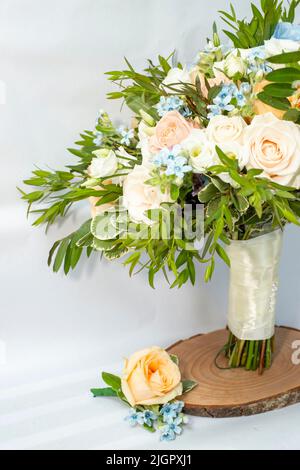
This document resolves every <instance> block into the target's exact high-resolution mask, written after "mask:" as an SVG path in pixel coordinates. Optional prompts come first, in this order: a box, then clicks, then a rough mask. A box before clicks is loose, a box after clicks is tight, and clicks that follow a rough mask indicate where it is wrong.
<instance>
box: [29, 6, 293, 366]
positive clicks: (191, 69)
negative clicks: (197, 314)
mask: <svg viewBox="0 0 300 470" xmlns="http://www.w3.org/2000/svg"><path fill="white" fill-rule="evenodd" d="M283 3H284V2H282V1H279V0H261V2H260V5H258V6H256V5H254V4H252V5H251V9H252V18H251V19H250V20H249V21H248V20H246V19H242V20H240V19H239V18H238V16H237V14H236V12H235V10H234V8H233V7H232V6H230V10H229V12H227V11H221V12H220V14H221V19H222V20H223V21H224V22H225V24H226V25H227V29H225V30H223V34H222V36H221V35H220V34H219V32H218V29H217V26H216V25H215V24H214V26H213V32H212V37H211V39H210V40H208V42H207V44H206V47H205V48H204V49H203V50H201V51H200V52H199V53H198V54H197V56H196V58H195V61H194V63H193V64H190V65H184V64H181V63H180V62H178V61H177V59H176V54H174V53H173V54H171V56H170V57H167V58H164V57H162V56H159V57H158V61H157V62H153V61H152V60H148V63H147V66H146V68H145V70H144V71H142V72H140V71H136V70H135V69H134V67H133V66H132V65H131V64H130V63H129V61H128V60H126V66H125V67H124V69H123V70H121V71H111V72H108V73H107V76H108V79H109V80H111V82H112V83H114V84H116V85H117V87H118V88H117V91H114V92H112V93H109V94H108V98H109V99H120V100H122V102H125V104H126V105H127V106H128V107H129V108H130V109H131V110H132V113H133V119H132V123H131V125H130V126H128V127H121V128H120V127H116V126H115V125H114V123H113V121H112V120H111V119H110V118H109V116H108V114H107V113H106V112H105V111H100V112H99V115H98V117H97V120H96V124H95V128H94V129H93V130H86V131H84V132H83V133H82V134H81V137H80V140H79V141H78V142H76V145H77V148H74V149H73V148H72V149H69V150H70V152H71V154H72V155H73V156H75V157H76V158H77V159H78V161H77V162H70V164H69V165H68V166H67V168H66V169H64V170H58V171H50V170H43V169H39V168H38V169H35V170H34V171H33V176H32V177H31V178H30V179H27V180H25V181H24V183H25V184H26V185H29V186H33V187H35V190H34V191H32V192H29V193H25V192H24V191H22V195H23V196H22V197H23V199H24V200H25V201H27V202H28V204H29V212H30V213H35V214H37V215H38V216H37V218H36V220H35V221H34V225H35V226H37V225H41V224H46V225H47V226H49V225H51V224H53V223H54V222H55V221H57V220H58V219H60V218H62V217H65V216H66V215H67V213H68V211H69V209H70V208H71V206H73V205H74V204H75V203H77V202H79V201H82V200H85V199H88V200H89V203H90V205H91V218H89V219H88V220H86V221H84V223H83V224H82V225H81V227H79V228H78V230H76V231H75V232H73V233H71V234H69V235H66V236H65V237H64V238H63V239H62V240H58V241H57V242H56V243H55V244H54V246H53V247H52V248H51V250H50V254H49V259H48V263H49V265H51V264H52V265H53V269H54V271H55V272H56V271H59V270H60V268H63V270H64V272H65V273H66V274H68V272H69V271H70V270H71V269H74V268H75V266H76V265H77V263H78V261H79V259H80V258H81V256H82V254H83V253H86V254H87V256H88V257H89V256H90V255H91V253H92V252H100V254H101V255H102V256H103V257H104V258H106V259H108V260H113V259H116V258H121V257H122V258H124V265H126V266H128V267H129V272H130V275H132V274H134V273H137V272H139V271H141V270H143V269H146V270H148V278H149V283H150V285H151V286H152V287H154V278H155V275H156V274H157V273H158V272H159V271H162V272H163V274H164V276H165V278H166V280H167V282H169V283H170V286H171V287H172V288H174V287H181V286H182V285H183V284H185V283H186V282H187V281H191V283H192V284H195V282H196V274H195V273H196V270H195V264H197V263H201V264H204V265H205V274H204V278H205V281H208V280H210V279H211V277H212V275H213V272H214V267H215V258H216V256H218V257H220V258H221V259H223V261H224V262H225V263H227V264H228V266H231V283H230V292H229V315H228V326H229V340H228V343H227V344H226V345H225V347H224V352H225V355H226V356H227V357H228V361H229V367H238V366H245V367H246V368H247V369H251V370H256V369H259V370H260V371H261V372H262V370H263V369H264V368H265V367H266V368H267V367H269V366H270V364H271V358H272V350H273V335H274V321H275V319H274V316H275V314H274V312H275V299H276V290H277V267H278V262H279V255H280V247H281V239H282V231H283V229H284V226H285V225H286V224H288V223H292V224H296V225H299V219H298V217H299V216H300V127H299V125H300V65H299V64H300V26H299V25H297V24H295V19H296V11H297V7H298V5H299V3H300V2H299V0H291V2H289V3H288V4H287V5H286V6H284V4H283ZM221 37H222V39H221ZM33 205H36V209H34V210H33V209H32V208H33Z"/></svg>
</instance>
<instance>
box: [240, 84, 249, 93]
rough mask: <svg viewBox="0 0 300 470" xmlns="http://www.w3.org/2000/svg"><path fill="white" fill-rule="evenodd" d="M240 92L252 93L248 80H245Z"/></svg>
mask: <svg viewBox="0 0 300 470" xmlns="http://www.w3.org/2000/svg"><path fill="white" fill-rule="evenodd" d="M240 92H241V93H242V94H243V95H250V93H251V85H250V83H248V82H243V83H242V84H241V86H240Z"/></svg>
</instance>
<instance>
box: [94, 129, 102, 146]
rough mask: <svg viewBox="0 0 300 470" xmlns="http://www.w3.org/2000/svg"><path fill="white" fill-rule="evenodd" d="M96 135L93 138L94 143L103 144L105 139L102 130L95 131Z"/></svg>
mask: <svg viewBox="0 0 300 470" xmlns="http://www.w3.org/2000/svg"><path fill="white" fill-rule="evenodd" d="M94 135H95V138H94V140H93V143H94V144H95V145H98V146H100V145H101V144H102V140H103V134H102V132H100V131H94Z"/></svg>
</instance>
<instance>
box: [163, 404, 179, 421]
mask: <svg viewBox="0 0 300 470" xmlns="http://www.w3.org/2000/svg"><path fill="white" fill-rule="evenodd" d="M177 413H178V412H177V410H176V408H174V406H173V404H172V403H167V404H166V405H164V406H163V407H162V408H161V410H160V414H161V415H162V417H163V421H164V423H172V422H173V420H174V419H175V418H177Z"/></svg>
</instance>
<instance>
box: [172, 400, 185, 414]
mask: <svg viewBox="0 0 300 470" xmlns="http://www.w3.org/2000/svg"><path fill="white" fill-rule="evenodd" d="M171 407H172V408H173V410H174V411H176V413H181V412H182V410H183V408H184V402H183V401H174V402H173V403H171Z"/></svg>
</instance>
